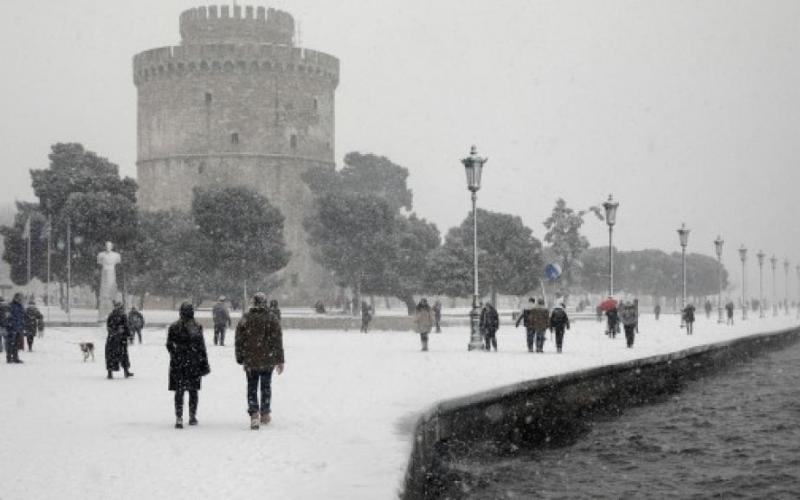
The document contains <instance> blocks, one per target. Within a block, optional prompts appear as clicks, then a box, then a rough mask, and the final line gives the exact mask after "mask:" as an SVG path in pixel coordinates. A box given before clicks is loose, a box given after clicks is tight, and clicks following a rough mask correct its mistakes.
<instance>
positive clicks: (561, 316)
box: [550, 304, 569, 352]
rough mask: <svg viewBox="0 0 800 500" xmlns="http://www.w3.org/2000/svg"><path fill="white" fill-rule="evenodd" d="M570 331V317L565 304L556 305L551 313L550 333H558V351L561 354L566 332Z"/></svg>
mask: <svg viewBox="0 0 800 500" xmlns="http://www.w3.org/2000/svg"><path fill="white" fill-rule="evenodd" d="M565 329H566V330H569V316H567V311H566V309H565V308H564V304H556V306H555V307H553V312H551V313H550V331H551V332H552V331H553V330H555V332H556V351H558V352H561V348H562V346H563V344H564V330H565Z"/></svg>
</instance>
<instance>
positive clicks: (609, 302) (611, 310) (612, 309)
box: [598, 296, 619, 339]
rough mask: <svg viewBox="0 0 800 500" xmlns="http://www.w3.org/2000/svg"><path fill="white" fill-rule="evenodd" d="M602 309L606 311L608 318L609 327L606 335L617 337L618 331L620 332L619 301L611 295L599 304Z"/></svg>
mask: <svg viewBox="0 0 800 500" xmlns="http://www.w3.org/2000/svg"><path fill="white" fill-rule="evenodd" d="M598 307H599V308H600V310H601V311H603V312H605V313H606V318H607V320H608V328H607V329H606V335H608V336H609V337H611V338H612V339H613V338H616V336H617V333H618V332H619V314H618V312H617V301H616V300H614V298H613V297H611V296H609V297H608V298H607V299H606V300H604V301H603V302H601V303H600V305H599V306H598Z"/></svg>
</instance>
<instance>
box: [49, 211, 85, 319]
mask: <svg viewBox="0 0 800 500" xmlns="http://www.w3.org/2000/svg"><path fill="white" fill-rule="evenodd" d="M81 243H83V236H80V235H75V236H72V221H71V220H70V219H67V238H66V244H65V243H64V241H62V240H59V241H58V243H57V244H56V247H57V248H58V249H59V250H64V249H65V248H66V250H67V305H66V309H67V323H72V297H71V289H72V245H73V244H75V245H80V244H81Z"/></svg>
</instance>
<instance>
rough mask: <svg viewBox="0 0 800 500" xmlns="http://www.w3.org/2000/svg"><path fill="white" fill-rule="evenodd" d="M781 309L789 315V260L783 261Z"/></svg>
mask: <svg viewBox="0 0 800 500" xmlns="http://www.w3.org/2000/svg"><path fill="white" fill-rule="evenodd" d="M783 274H784V278H783V287H784V291H783V308H784V310H785V311H786V314H789V259H787V258H784V259H783Z"/></svg>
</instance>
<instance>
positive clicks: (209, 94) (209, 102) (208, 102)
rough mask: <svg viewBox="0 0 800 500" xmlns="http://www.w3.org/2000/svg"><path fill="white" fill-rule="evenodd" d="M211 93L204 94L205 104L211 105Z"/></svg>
mask: <svg viewBox="0 0 800 500" xmlns="http://www.w3.org/2000/svg"><path fill="white" fill-rule="evenodd" d="M211 99H212V97H211V92H206V104H211Z"/></svg>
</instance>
